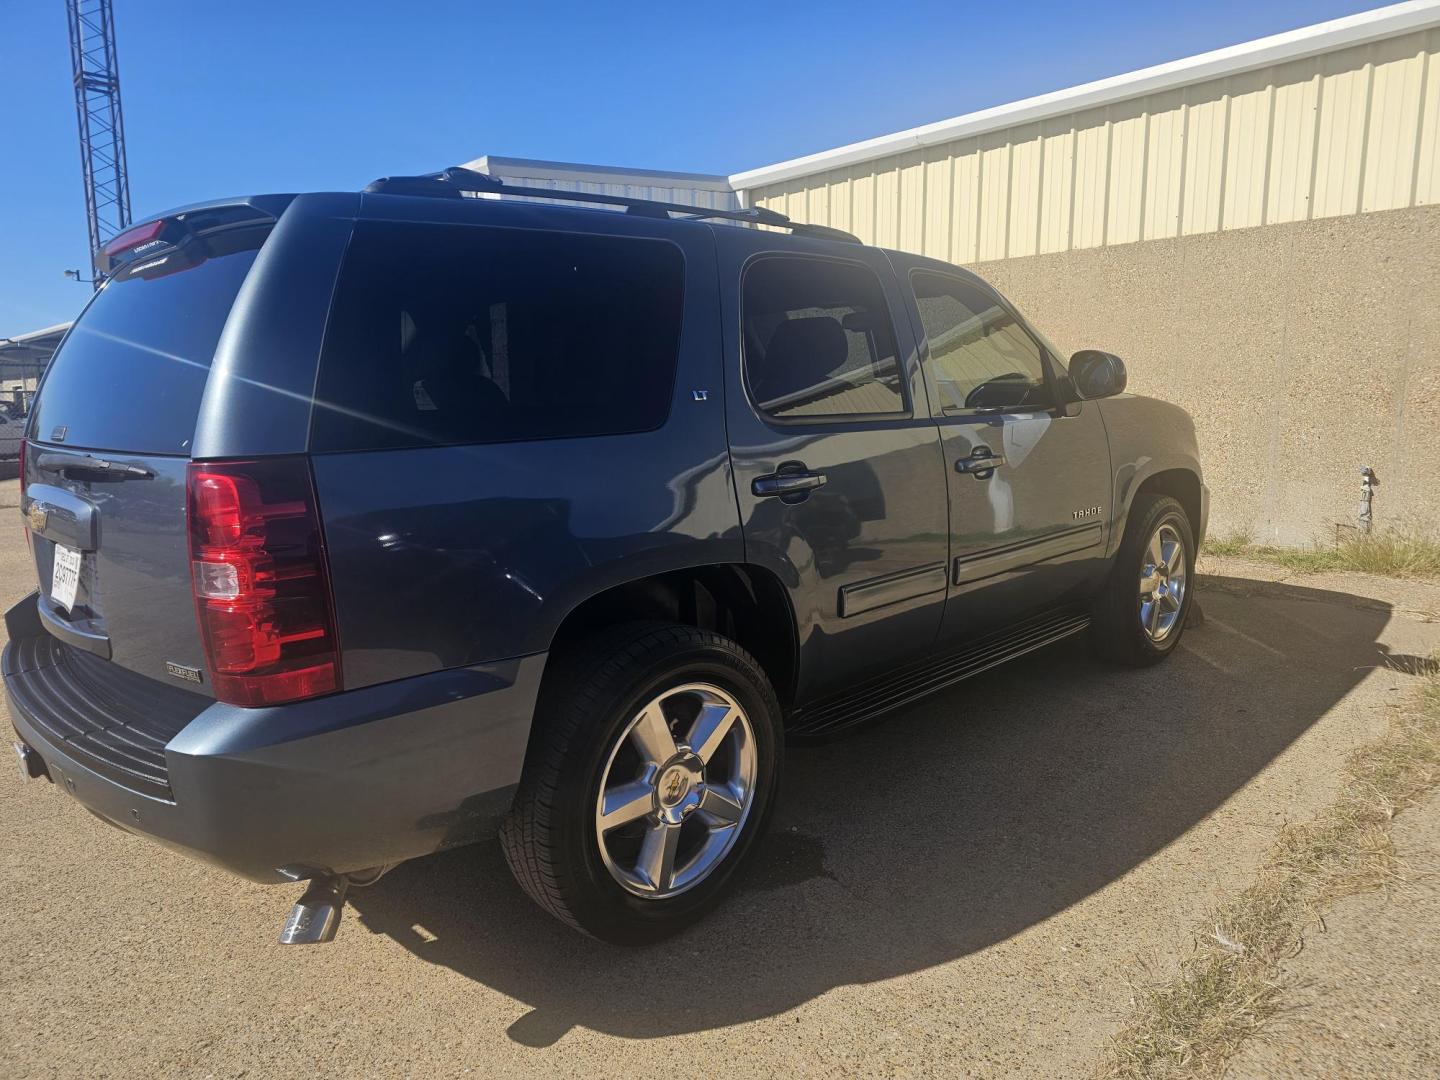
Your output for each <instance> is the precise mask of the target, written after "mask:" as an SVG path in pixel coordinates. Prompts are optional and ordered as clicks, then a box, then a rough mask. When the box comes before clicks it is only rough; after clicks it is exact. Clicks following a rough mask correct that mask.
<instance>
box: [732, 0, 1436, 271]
mask: <svg viewBox="0 0 1440 1080" xmlns="http://www.w3.org/2000/svg"><path fill="white" fill-rule="evenodd" d="M746 201H747V204H749V205H757V206H767V207H772V208H774V209H777V210H780V211H782V212H784V213H786V214H789V215H790V216H791V217H794V218H796V219H797V220H802V221H812V222H817V223H820V224H828V225H834V226H837V227H839V228H844V229H848V230H850V231H852V232H854V233H856V234H857V235H858V236H860V238H861V239H862V240H865V241H866V242H867V243H877V244H882V245H885V246H895V247H899V248H902V249H905V250H909V251H917V252H921V253H923V254H926V255H932V256H935V257H938V258H942V259H948V260H950V261H953V262H960V263H968V262H984V261H991V260H996V259H1004V258H1014V257H1017V256H1022V255H1034V254H1044V253H1051V252H1058V251H1066V250H1069V249H1072V248H1093V247H1101V246H1106V245H1113V244H1127V243H1133V242H1135V241H1138V240H1150V239H1164V238H1168V237H1174V236H1189V235H1194V234H1196V233H1205V232H1218V231H1221V230H1230V229H1243V228H1250V227H1253V226H1257V225H1267V224H1279V223H1283V222H1291V221H1305V220H1309V219H1312V218H1321V217H1335V216H1339V215H1344V214H1356V213H1364V212H1369V211H1372V210H1390V209H1396V208H1399V207H1406V206H1420V205H1425V204H1429V203H1435V202H1437V201H1440V29H1435V28H1431V29H1426V30H1418V31H1414V32H1411V33H1406V34H1402V35H1399V36H1396V37H1393V38H1389V39H1385V40H1380V41H1375V42H1371V43H1368V44H1363V45H1355V46H1350V47H1348V48H1343V49H1338V50H1335V51H1331V52H1328V53H1321V54H1320V55H1317V56H1314V57H1310V58H1307V59H1302V60H1295V61H1292V62H1288V63H1283V64H1277V65H1275V66H1272V67H1268V68H1261V69H1259V70H1256V71H1249V72H1242V73H1240V74H1233V75H1228V76H1225V77H1223V78H1213V79H1210V80H1209V81H1202V82H1196V83H1193V84H1191V85H1189V86H1184V87H1180V88H1177V89H1170V90H1165V91H1163V92H1158V93H1154V94H1149V95H1144V96H1139V97H1136V98H1133V99H1130V100H1127V101H1121V102H1118V103H1116V104H1111V105H1105V106H1103V107H1097V108H1091V109H1088V110H1083V111H1079V112H1075V113H1071V114H1068V115H1065V116H1054V117H1047V118H1045V119H1043V120H1039V121H1032V122H1029V123H1026V124H1022V125H1017V126H1015V127H1011V128H1006V129H1003V130H999V131H988V132H985V133H984V134H980V135H976V136H973V137H970V138H964V139H960V140H958V141H956V142H951V143H946V144H941V145H935V146H931V147H928V148H926V149H924V150H918V149H917V150H909V151H907V152H905V153H902V154H895V155H892V156H889V157H885V158H880V159H877V160H875V161H868V162H864V163H861V164H856V165H848V166H845V167H843V168H838V169H833V170H829V171H822V172H817V173H814V174H812V175H807V176H801V177H798V178H795V179H791V180H788V181H786V182H784V183H782V184H777V185H772V186H769V187H757V188H754V189H753V190H751V191H749V192H747V193H746Z"/></svg>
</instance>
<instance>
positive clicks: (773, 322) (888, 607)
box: [715, 227, 948, 702]
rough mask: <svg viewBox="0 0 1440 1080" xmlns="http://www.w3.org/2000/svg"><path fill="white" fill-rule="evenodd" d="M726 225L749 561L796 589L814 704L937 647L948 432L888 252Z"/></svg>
mask: <svg viewBox="0 0 1440 1080" xmlns="http://www.w3.org/2000/svg"><path fill="white" fill-rule="evenodd" d="M715 232H716V234H717V250H718V253H719V257H720V277H721V282H722V293H721V295H722V302H723V310H722V316H723V319H724V326H725V351H726V368H725V370H726V414H727V421H728V428H729V438H730V451H731V460H732V464H733V468H734V475H735V489H736V497H737V499H738V501H739V505H740V518H741V523H742V527H743V530H744V535H745V547H746V558H747V560H748V561H749V562H752V563H758V564H760V565H762V566H766V567H768V568H770V569H772V570H773V571H774V572H775V573H776V574H777V575H778V576H779V577H780V579H781V581H783V582H784V583H785V585H786V587H787V588H788V589H789V592H790V597H791V601H792V604H793V606H794V611H795V616H796V620H797V624H798V629H799V645H800V661H801V662H800V672H799V687H798V697H797V702H803V701H804V700H805V699H807V698H813V697H814V696H816V695H818V694H821V693H823V692H824V691H826V690H828V689H833V688H835V687H837V686H840V685H843V684H844V683H846V682H849V681H852V680H855V679H858V678H860V677H863V676H864V675H866V674H869V673H873V672H875V671H877V670H881V669H884V668H886V667H890V666H893V665H895V664H896V663H898V662H902V661H905V660H910V659H913V658H914V657H915V656H916V655H917V654H918V653H920V652H922V651H924V650H926V649H928V648H930V647H931V646H932V645H933V643H934V640H935V636H936V633H937V631H938V629H939V625H940V616H941V613H942V609H943V604H944V597H945V565H946V558H947V554H948V528H947V523H946V511H945V474H944V469H943V466H942V463H941V457H940V445H939V435H938V431H937V428H936V425H935V423H934V421H933V420H932V419H931V417H930V416H929V415H928V413H929V407H928V402H927V399H926V396H925V390H924V387H923V386H922V385H921V383H920V381H919V378H918V372H917V365H916V354H915V345H914V340H913V336H912V334H911V333H910V330H909V327H908V325H907V324H906V319H905V316H904V309H903V307H902V306H901V304H900V297H899V294H898V289H897V287H896V282H895V279H894V275H893V273H892V271H891V269H890V266H889V264H888V261H887V260H886V259H885V258H884V256H883V254H881V253H879V252H877V251H874V250H872V249H867V248H861V247H859V246H855V247H850V246H849V245H841V244H834V243H824V242H818V241H806V240H801V239H798V238H796V239H791V238H785V241H784V242H783V246H782V245H781V244H778V243H776V238H775V236H774V235H773V234H766V233H759V232H751V231H748V230H741V229H734V228H726V227H717V228H716V229H715ZM897 315H899V318H896V316H897Z"/></svg>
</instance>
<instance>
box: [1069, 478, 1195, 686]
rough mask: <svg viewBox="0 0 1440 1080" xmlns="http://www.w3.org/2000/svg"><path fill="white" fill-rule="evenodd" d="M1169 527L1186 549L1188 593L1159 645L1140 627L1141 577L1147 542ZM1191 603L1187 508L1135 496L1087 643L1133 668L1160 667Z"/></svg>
mask: <svg viewBox="0 0 1440 1080" xmlns="http://www.w3.org/2000/svg"><path fill="white" fill-rule="evenodd" d="M1167 524H1168V525H1170V526H1172V527H1173V528H1174V530H1175V532H1176V533H1178V534H1179V536H1180V539H1181V543H1182V545H1183V546H1184V549H1185V569H1186V587H1185V590H1184V594H1183V596H1182V598H1181V603H1180V610H1179V614H1178V616H1177V618H1176V620H1175V624H1174V627H1173V628H1172V629H1171V630H1170V632H1169V633H1168V634H1167V635H1166V636H1165V637H1164V639H1163V640H1161V641H1155V640H1154V639H1153V638H1152V637H1151V636H1150V635H1149V634H1147V633H1146V632H1145V629H1144V628H1143V627H1142V626H1141V623H1140V576H1141V571H1142V569H1143V567H1144V565H1145V563H1146V562H1147V561H1148V559H1147V556H1146V547H1147V545H1148V542H1149V540H1150V538H1151V536H1153V535H1154V534H1155V532H1156V531H1157V530H1158V529H1160V527H1161V526H1162V525H1167ZM1194 600H1195V533H1194V532H1193V530H1192V529H1191V527H1190V519H1189V517H1188V516H1187V515H1186V513H1185V508H1184V507H1183V506H1181V505H1180V503H1179V502H1178V501H1177V500H1175V499H1173V498H1171V497H1170V496H1169V495H1139V496H1136V498H1135V502H1134V504H1133V505H1132V506H1131V508H1130V517H1129V519H1128V521H1127V522H1126V525H1125V536H1124V538H1123V539H1122V540H1121V541H1120V550H1119V551H1118V552H1117V553H1116V555H1115V563H1114V565H1113V566H1112V567H1111V570H1110V576H1109V578H1108V579H1107V581H1106V583H1105V587H1104V589H1103V590H1102V591H1101V593H1100V595H1099V596H1098V597H1097V598H1096V601H1095V607H1094V611H1093V612H1092V615H1091V624H1090V638H1091V641H1092V642H1093V643H1094V646H1095V649H1096V651H1097V652H1099V653H1100V655H1101V656H1104V657H1105V658H1107V659H1109V660H1113V661H1115V662H1117V663H1121V664H1128V665H1130V666H1132V667H1149V666H1150V665H1152V664H1158V663H1159V662H1160V661H1161V660H1164V659H1165V657H1167V656H1169V655H1170V654H1171V653H1172V652H1174V651H1175V648H1176V646H1178V645H1179V644H1180V638H1181V636H1182V635H1183V634H1184V632H1185V623H1186V620H1187V619H1189V617H1190V608H1191V606H1192V605H1193V604H1194Z"/></svg>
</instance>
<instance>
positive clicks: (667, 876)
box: [635, 821, 680, 892]
mask: <svg viewBox="0 0 1440 1080" xmlns="http://www.w3.org/2000/svg"><path fill="white" fill-rule="evenodd" d="M679 844H680V826H679V825H669V824H666V823H665V822H663V821H661V822H656V823H655V824H654V825H651V826H650V828H649V829H648V830H646V833H645V839H644V840H643V841H641V844H640V858H639V861H638V862H637V863H636V864H635V869H636V871H637V872H638V873H639V875H640V877H642V878H643V879H644V880H645V881H646V882H648V883H649V885H650V887H651V888H652V889H654V890H655V891H656V892H664V891H665V890H666V889H668V888H670V885H671V883H672V882H673V881H674V878H675V849H676V847H678V846H679Z"/></svg>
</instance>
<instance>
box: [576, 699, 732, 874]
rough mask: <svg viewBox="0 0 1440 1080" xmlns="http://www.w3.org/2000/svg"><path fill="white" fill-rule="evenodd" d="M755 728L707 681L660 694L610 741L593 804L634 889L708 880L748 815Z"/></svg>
mask: <svg viewBox="0 0 1440 1080" xmlns="http://www.w3.org/2000/svg"><path fill="white" fill-rule="evenodd" d="M756 760H757V759H756V753H755V733H754V731H753V730H752V729H751V727H750V720H749V719H748V718H747V717H746V715H745V712H744V710H743V709H741V708H740V705H739V703H738V702H736V700H735V698H734V697H732V696H731V695H730V694H729V693H727V692H726V691H724V690H722V689H720V688H719V687H718V686H714V685H712V684H710V683H687V684H685V685H683V686H677V687H675V688H674V689H672V690H666V691H665V692H664V693H662V694H660V695H659V696H657V697H655V698H653V699H652V700H651V701H650V702H649V703H647V704H646V705H645V707H644V708H642V709H641V710H640V711H639V712H638V713H636V715H635V716H634V717H633V718H632V719H631V721H630V723H629V724H628V725H626V727H625V729H624V731H622V732H621V734H620V737H619V739H617V740H616V743H615V745H614V746H613V747H612V748H611V750H610V757H609V760H607V761H606V762H605V771H604V772H603V773H602V774H601V778H600V795H599V798H598V799H597V800H596V804H595V836H596V839H597V840H598V841H599V843H600V858H601V859H602V860H603V861H604V863H605V868H606V869H607V870H609V871H610V875H611V876H612V877H613V878H614V879H615V880H616V881H617V882H618V883H619V884H620V885H621V886H622V887H623V888H625V889H626V890H627V891H629V892H631V893H634V894H635V895H636V896H643V897H646V898H647V899H652V900H663V899H666V898H668V897H671V896H676V895H678V894H679V893H682V892H684V891H685V890H686V889H689V888H692V887H694V886H695V885H698V884H699V883H700V882H702V881H704V880H705V878H706V877H708V876H709V875H710V873H711V871H713V870H714V869H715V868H716V867H717V866H719V865H720V863H721V861H722V860H723V859H724V858H725V856H726V855H727V854H728V853H729V852H730V849H731V848H732V847H733V846H734V844H735V841H736V839H737V838H738V837H739V835H740V830H741V829H742V828H744V826H745V819H746V818H747V817H748V816H749V813H750V805H751V803H752V802H753V801H754V797H755V774H756V771H757V765H756Z"/></svg>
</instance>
